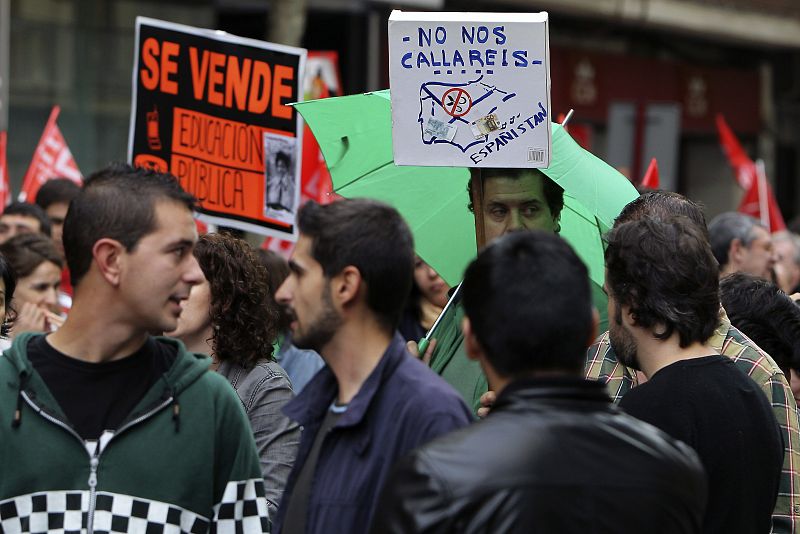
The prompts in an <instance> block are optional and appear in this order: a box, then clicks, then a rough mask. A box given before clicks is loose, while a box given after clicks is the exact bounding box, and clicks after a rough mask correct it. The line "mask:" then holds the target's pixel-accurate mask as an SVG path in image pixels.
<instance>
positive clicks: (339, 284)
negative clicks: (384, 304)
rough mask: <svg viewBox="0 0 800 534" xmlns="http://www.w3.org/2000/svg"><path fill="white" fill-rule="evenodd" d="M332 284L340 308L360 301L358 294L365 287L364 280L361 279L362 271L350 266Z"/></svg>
mask: <svg viewBox="0 0 800 534" xmlns="http://www.w3.org/2000/svg"><path fill="white" fill-rule="evenodd" d="M331 284H332V288H331V293H332V295H333V299H334V301H336V302H337V303H338V304H339V306H340V307H345V306H348V305H351V304H352V303H354V302H355V301H356V300H357V299H358V294H359V292H360V291H361V290H362V288H363V287H364V279H363V278H361V271H359V270H358V268H357V267H355V266H353V265H348V266H347V267H345V268H344V269H342V272H340V273H339V274H337V275H336V276H334V277H333V278H332V279H331Z"/></svg>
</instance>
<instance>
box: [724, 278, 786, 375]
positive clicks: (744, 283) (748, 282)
mask: <svg viewBox="0 0 800 534" xmlns="http://www.w3.org/2000/svg"><path fill="white" fill-rule="evenodd" d="M719 293H720V300H721V301H722V306H723V307H724V308H725V312H726V313H727V314H728V318H729V319H730V320H731V324H733V326H735V327H736V328H738V329H739V330H741V331H742V332H744V333H745V335H747V337H749V338H750V339H752V340H753V341H754V342H755V343H756V344H757V345H758V346H759V347H761V348H762V349H764V350H765V351H767V353H768V354H769V355H770V356H772V358H773V359H774V360H775V362H776V363H777V364H778V366H780V368H781V369H783V372H784V373H785V374H786V376H787V377H788V376H789V369H790V368H791V363H792V360H793V359H798V358H800V307H798V306H797V304H795V303H794V301H792V299H790V298H789V297H788V296H787V295H786V293H784V292H783V291H781V290H780V289H779V288H778V286H776V285H775V284H773V283H771V282H767V281H766V280H764V279H763V278H759V277H757V276H753V275H750V274H746V273H734V274H731V275H728V276H725V277H723V278H722V279H721V280H720V283H719Z"/></svg>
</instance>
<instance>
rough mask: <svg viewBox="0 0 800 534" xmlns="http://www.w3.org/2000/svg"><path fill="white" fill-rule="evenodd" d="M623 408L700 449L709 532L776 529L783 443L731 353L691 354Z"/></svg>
mask: <svg viewBox="0 0 800 534" xmlns="http://www.w3.org/2000/svg"><path fill="white" fill-rule="evenodd" d="M619 404H620V406H621V407H622V408H623V409H624V410H625V411H627V412H628V413H629V414H631V415H633V416H634V417H636V418H637V419H641V420H642V421H646V422H648V423H650V424H652V425H654V426H657V427H658V428H660V429H661V430H663V431H664V432H666V433H667V434H669V435H671V436H672V437H674V438H676V439H679V440H681V441H683V442H685V443H687V444H688V445H690V446H691V447H693V448H694V449H695V450H696V451H697V454H698V456H700V460H701V461H702V462H703V466H704V467H705V470H706V474H707V476H708V505H707V507H706V514H705V518H704V520H703V532H705V533H716V532H720V533H726V534H731V533H739V532H741V533H742V534H752V533H755V532H769V531H770V525H771V516H772V511H773V509H774V507H775V500H776V498H777V495H778V484H779V480H780V474H781V467H782V465H783V443H782V439H781V435H780V429H779V428H778V424H777V421H776V420H775V415H774V414H773V412H772V407H771V406H770V404H769V401H768V400H767V397H766V396H765V395H764V393H763V392H762V391H761V389H760V388H759V387H758V386H757V385H756V383H755V382H753V381H752V380H751V379H750V378H749V377H748V376H747V375H745V374H744V373H742V372H741V371H739V370H738V369H737V368H736V366H735V364H734V363H733V360H731V359H730V358H728V357H726V356H707V357H703V358H695V359H690V360H683V361H679V362H676V363H673V364H672V365H668V366H667V367H664V368H663V369H661V370H660V371H658V372H657V373H655V374H654V375H653V376H652V378H651V379H650V380H649V381H647V382H645V383H644V384H642V385H640V386H638V387H635V388H633V389H632V390H631V391H629V392H628V393H627V394H626V395H625V396H624V397H623V398H622V400H621V401H620V403H619Z"/></svg>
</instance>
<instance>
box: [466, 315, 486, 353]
mask: <svg viewBox="0 0 800 534" xmlns="http://www.w3.org/2000/svg"><path fill="white" fill-rule="evenodd" d="M461 330H462V331H463V332H464V349H465V350H466V352H467V357H468V358H469V359H470V360H478V361H480V360H481V359H483V358H484V357H485V355H484V352H483V347H481V344H480V342H479V341H478V338H477V337H475V332H474V331H473V330H472V323H471V322H470V321H469V318H468V317H464V319H463V320H462V321H461Z"/></svg>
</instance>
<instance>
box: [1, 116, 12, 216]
mask: <svg viewBox="0 0 800 534" xmlns="http://www.w3.org/2000/svg"><path fill="white" fill-rule="evenodd" d="M9 204H11V186H10V185H9V183H8V161H7V160H6V132H0V211H2V210H3V209H4V208H5V207H6V206H8V205H9Z"/></svg>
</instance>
